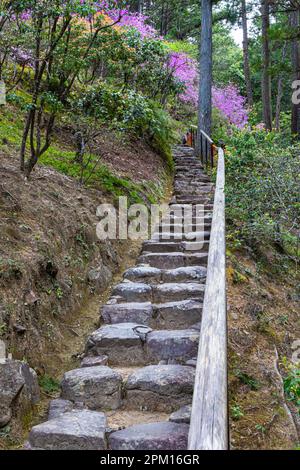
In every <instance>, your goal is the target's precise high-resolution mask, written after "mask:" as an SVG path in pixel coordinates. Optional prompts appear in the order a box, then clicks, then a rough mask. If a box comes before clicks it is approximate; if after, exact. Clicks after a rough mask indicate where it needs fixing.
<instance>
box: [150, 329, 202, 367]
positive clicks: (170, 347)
mask: <svg viewBox="0 0 300 470" xmlns="http://www.w3.org/2000/svg"><path fill="white" fill-rule="evenodd" d="M198 343H199V333H198V331H196V330H162V331H159V330H158V331H152V332H151V333H149V334H147V339H146V345H145V346H146V355H147V361H148V364H158V363H159V362H160V361H165V362H166V364H170V363H171V364H185V363H186V362H187V361H188V360H191V359H192V358H193V357H195V356H197V352H198Z"/></svg>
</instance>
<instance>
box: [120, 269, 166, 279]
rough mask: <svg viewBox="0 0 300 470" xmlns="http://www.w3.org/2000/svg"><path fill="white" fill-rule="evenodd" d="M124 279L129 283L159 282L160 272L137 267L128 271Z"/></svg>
mask: <svg viewBox="0 0 300 470" xmlns="http://www.w3.org/2000/svg"><path fill="white" fill-rule="evenodd" d="M124 278H125V279H128V280H130V281H138V282H139V281H140V282H159V281H160V280H161V270H160V269H158V268H152V267H151V266H137V267H135V268H130V269H128V270H127V271H126V272H125V274H124Z"/></svg>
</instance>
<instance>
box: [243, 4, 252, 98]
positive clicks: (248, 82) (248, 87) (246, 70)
mask: <svg viewBox="0 0 300 470" xmlns="http://www.w3.org/2000/svg"><path fill="white" fill-rule="evenodd" d="M241 13H242V26H243V61H244V75H245V82H246V90H247V99H248V104H249V106H253V93H252V85H251V72H250V64H249V41H248V24H247V7H246V0H242V11H241Z"/></svg>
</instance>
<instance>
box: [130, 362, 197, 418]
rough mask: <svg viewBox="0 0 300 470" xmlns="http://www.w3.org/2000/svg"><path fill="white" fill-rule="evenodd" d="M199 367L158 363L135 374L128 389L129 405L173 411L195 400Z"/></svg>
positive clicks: (150, 409)
mask: <svg viewBox="0 0 300 470" xmlns="http://www.w3.org/2000/svg"><path fill="white" fill-rule="evenodd" d="M194 378H195V371H194V369H193V368H192V367H187V366H181V365H156V366H147V367H143V368H141V369H138V370H137V371H135V372H134V373H133V374H131V375H130V376H129V377H128V379H127V383H126V384H125V389H126V406H127V408H128V409H142V410H148V411H166V412H172V411H175V410H176V409H178V408H180V407H181V406H183V405H187V404H189V403H190V402H191V399H192V395H193V388H194Z"/></svg>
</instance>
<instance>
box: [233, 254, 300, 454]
mask: <svg viewBox="0 0 300 470" xmlns="http://www.w3.org/2000/svg"><path fill="white" fill-rule="evenodd" d="M272 269H273V267H272V265H271V264H269V265H262V263H258V262H255V261H254V260H253V258H251V257H250V256H248V255H245V254H244V253H234V254H233V253H228V268H227V280H228V318H229V332H228V334H229V397H230V406H229V410H230V421H231V446H232V448H233V449H273V450H275V449H295V448H297V447H298V446H299V442H300V426H299V424H300V420H299V414H298V413H297V409H296V408H295V407H294V405H293V404H292V403H291V402H290V401H288V399H287V397H286V396H285V394H284V389H283V382H282V377H284V375H285V374H286V371H285V369H284V367H283V365H282V362H283V361H284V358H285V357H286V358H287V359H288V360H291V356H292V353H293V350H292V344H293V342H294V341H295V340H297V339H299V338H300V316H299V309H300V292H299V277H300V273H299V272H298V273H295V272H294V273H292V274H293V275H292V276H285V275H284V274H283V272H282V273H274V272H272Z"/></svg>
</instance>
